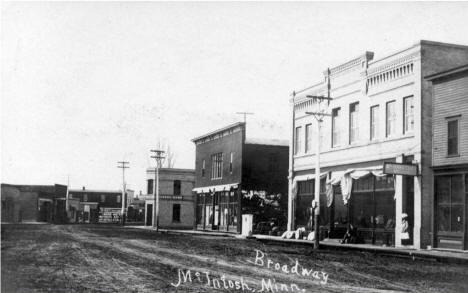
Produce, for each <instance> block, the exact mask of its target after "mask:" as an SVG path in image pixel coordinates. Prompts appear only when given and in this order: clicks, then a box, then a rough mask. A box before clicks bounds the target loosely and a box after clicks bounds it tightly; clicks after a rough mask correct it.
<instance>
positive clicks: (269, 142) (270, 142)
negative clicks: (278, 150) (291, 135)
mask: <svg viewBox="0 0 468 293" xmlns="http://www.w3.org/2000/svg"><path fill="white" fill-rule="evenodd" d="M245 144H246V145H247V144H248V145H266V146H277V147H289V141H288V140H287V139H268V138H266V139H262V138H249V139H246V140H245Z"/></svg>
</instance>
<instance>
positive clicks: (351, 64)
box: [288, 41, 468, 248]
mask: <svg viewBox="0 0 468 293" xmlns="http://www.w3.org/2000/svg"><path fill="white" fill-rule="evenodd" d="M373 57H374V54H373V53H372V52H366V53H364V54H363V55H361V56H358V57H356V58H354V59H352V60H350V61H348V62H345V63H343V64H340V65H338V66H335V67H331V68H328V69H326V70H325V71H324V78H323V81H321V82H319V83H317V84H315V85H313V86H311V87H309V88H306V89H303V90H300V91H296V92H295V94H294V96H293V98H292V99H291V116H292V122H293V123H292V129H291V138H292V139H291V145H290V169H289V178H290V180H289V207H290V208H289V213H288V214H289V217H288V224H289V227H288V228H290V229H294V228H295V227H297V226H302V225H304V226H306V225H307V219H310V212H311V209H310V208H309V207H308V206H307V203H309V205H310V202H311V199H312V198H313V197H314V188H313V186H314V179H313V178H314V173H315V169H314V168H315V147H314V145H315V143H314V142H315V139H316V137H317V134H316V133H315V131H314V128H315V127H316V123H317V121H316V120H315V119H314V117H312V116H311V115H308V114H307V113H306V112H310V111H314V105H315V104H314V101H313V99H310V98H308V97H307V96H325V97H330V98H331V99H332V100H331V101H330V102H329V105H328V107H327V111H328V114H329V115H330V116H327V117H325V118H324V120H323V123H321V124H322V128H321V132H320V149H321V151H320V164H321V173H322V172H323V174H322V178H323V179H322V184H321V186H322V188H321V192H320V199H321V200H320V204H321V206H320V224H321V226H322V230H323V231H324V233H322V234H325V235H327V234H328V235H329V236H330V237H340V236H341V235H340V233H338V232H337V231H341V232H343V231H344V230H343V229H346V226H347V225H348V224H349V223H353V224H354V225H355V226H357V228H358V231H359V233H360V235H361V237H362V238H363V239H364V240H365V241H366V242H367V243H373V244H386V245H396V246H400V245H401V237H400V236H401V233H400V232H401V230H402V229H401V228H402V227H401V222H402V215H403V214H404V213H406V214H407V215H408V218H409V222H410V227H411V228H410V231H409V232H410V235H411V242H412V244H413V245H414V247H416V248H421V247H424V248H425V247H426V245H431V243H432V241H431V239H432V233H433V229H432V210H433V204H434V203H433V198H432V194H433V177H432V169H431V165H432V164H431V161H432V135H431V133H432V87H431V84H430V82H429V81H427V80H425V79H424V77H425V76H427V75H430V74H433V73H436V72H439V71H443V70H446V69H449V68H451V67H454V66H457V65H459V64H463V63H466V61H467V60H468V46H461V45H453V44H445V43H437V42H430V41H420V42H418V43H416V44H414V45H412V46H411V47H409V48H406V49H403V50H400V51H398V52H395V53H394V54H391V55H389V56H386V57H384V58H380V59H378V60H374V58H373ZM384 162H396V163H408V164H412V165H416V166H417V167H418V172H419V173H417V174H414V175H415V176H402V175H396V176H393V175H386V174H384V173H383V170H382V167H383V164H384ZM327 190H328V191H329V192H327Z"/></svg>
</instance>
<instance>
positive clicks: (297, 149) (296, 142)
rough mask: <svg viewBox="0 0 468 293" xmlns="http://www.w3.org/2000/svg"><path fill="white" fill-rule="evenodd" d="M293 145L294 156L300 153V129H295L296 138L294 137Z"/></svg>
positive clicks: (299, 127)
mask: <svg viewBox="0 0 468 293" xmlns="http://www.w3.org/2000/svg"><path fill="white" fill-rule="evenodd" d="M295 139H296V141H295V143H294V154H295V155H297V154H299V153H301V152H302V148H301V146H302V127H301V126H298V127H296V136H295Z"/></svg>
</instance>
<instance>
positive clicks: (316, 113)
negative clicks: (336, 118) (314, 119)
mask: <svg viewBox="0 0 468 293" xmlns="http://www.w3.org/2000/svg"><path fill="white" fill-rule="evenodd" d="M305 113H306V114H308V115H321V116H330V117H331V116H332V114H330V113H325V112H305Z"/></svg>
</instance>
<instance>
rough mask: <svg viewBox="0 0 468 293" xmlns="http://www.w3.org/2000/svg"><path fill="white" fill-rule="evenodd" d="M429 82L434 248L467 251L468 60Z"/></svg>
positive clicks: (431, 78)
mask: <svg viewBox="0 0 468 293" xmlns="http://www.w3.org/2000/svg"><path fill="white" fill-rule="evenodd" d="M465 61H466V62H467V63H466V64H465V65H462V66H458V67H455V68H450V69H449V70H446V71H442V72H437V73H435V74H433V75H430V76H428V77H427V78H426V79H427V80H429V81H431V82H432V84H433V86H432V88H433V96H432V103H433V111H432V113H433V114H432V115H433V124H432V129H433V143H432V168H433V171H434V202H433V205H434V206H433V214H434V219H433V222H432V223H433V225H434V226H433V232H434V233H433V236H434V237H433V239H432V240H433V246H434V247H440V248H454V249H464V250H467V249H468V221H467V215H468V210H467V207H468V205H467V201H468V60H465Z"/></svg>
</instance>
